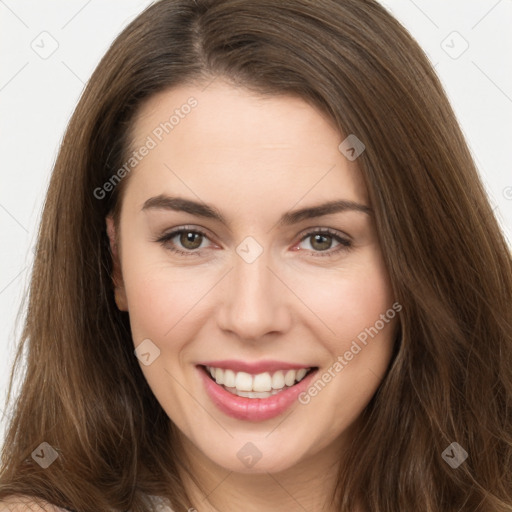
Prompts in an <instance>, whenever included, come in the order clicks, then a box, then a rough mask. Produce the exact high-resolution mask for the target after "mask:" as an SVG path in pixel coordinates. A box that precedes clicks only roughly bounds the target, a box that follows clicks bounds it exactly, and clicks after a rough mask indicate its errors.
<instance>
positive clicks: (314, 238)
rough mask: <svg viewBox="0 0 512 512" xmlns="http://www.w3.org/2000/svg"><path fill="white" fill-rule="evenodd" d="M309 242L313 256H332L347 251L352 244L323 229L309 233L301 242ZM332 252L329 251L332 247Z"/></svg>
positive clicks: (334, 232)
mask: <svg viewBox="0 0 512 512" xmlns="http://www.w3.org/2000/svg"><path fill="white" fill-rule="evenodd" d="M308 239H309V240H310V241H309V246H310V248H311V252H312V255H313V256H334V255H336V254H338V253H339V252H342V251H348V250H349V249H350V248H352V242H351V241H350V240H348V239H347V238H344V237H343V236H341V235H340V234H339V233H338V232H337V231H334V230H331V229H328V228H323V229H317V230H315V231H310V232H309V233H307V234H306V235H305V236H304V237H303V238H302V239H301V242H300V243H302V242H304V241H306V240H308ZM333 243H336V244H337V245H334V247H335V249H334V250H329V249H331V248H332V247H333Z"/></svg>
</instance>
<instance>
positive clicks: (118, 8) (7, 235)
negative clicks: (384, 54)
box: [0, 0, 512, 442]
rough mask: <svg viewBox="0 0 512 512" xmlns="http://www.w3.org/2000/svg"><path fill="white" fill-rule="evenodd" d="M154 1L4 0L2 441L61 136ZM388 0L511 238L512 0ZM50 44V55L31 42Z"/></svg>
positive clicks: (0, 75)
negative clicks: (97, 75)
mask: <svg viewBox="0 0 512 512" xmlns="http://www.w3.org/2000/svg"><path fill="white" fill-rule="evenodd" d="M149 3H150V2H149V1H148V0H123V1H122V2H121V1H120V0H119V1H114V0H101V1H100V0H66V1H64V0H60V1H57V0H54V1H49V0H46V1H41V0H31V1H29V0H0V23H1V25H0V45H1V46H0V48H1V51H0V133H1V138H0V156H1V160H0V162H1V166H0V178H1V181H0V184H1V186H0V227H1V231H0V233H1V241H2V243H1V248H0V313H1V314H0V333H1V334H0V350H1V356H0V442H1V439H2V436H3V430H4V428H5V424H6V421H7V417H2V409H3V406H4V396H5V392H6V386H7V376H8V372H9V369H10V366H11V363H12V359H13V357H14V349H15V345H16V342H17V340H18V337H19V334H20V332H21V327H22V323H21V318H22V316H20V320H19V321H18V323H16V315H17V313H18V311H19V310H20V304H21V299H22V297H23V296H24V295H25V294H26V292H27V287H28V283H29V278H30V271H31V264H32V261H33V253H32V249H33V247H34V243H35V240H36V234H37V227H38V223H39V220H40V214H41V208H42V204H43V200H44V196H45V192H46V187H47V185H48V179H49V176H50V173H51V169H52V165H53V163H54V161H55V158H56V155H57V151H58V148H59V144H60V141H61V138H62V136H63V133H64V130H65V127H66V125H67V122H68V120H69V118H70V116H71V114H72V112H73V110H74V108H75V105H76V103H77V101H78V98H79V96H80V94H81V91H82V89H83V87H84V84H85V82H86V81H87V80H88V78H89V77H90V75H91V74H92V72H93V70H94V68H95V66H96V65H97V64H98V62H99V60H100V58H101V57H102V56H103V54H104V53H105V52H106V50H107V48H108V46H109V45H110V43H111V42H112V41H113V39H114V38H115V36H116V35H117V34H118V33H119V32H120V31H121V30H122V29H123V28H124V27H125V26H126V25H127V24H128V23H129V22H130V21H131V20H132V19H133V18H134V17H136V16H137V14H138V13H140V12H141V11H142V10H143V9H144V8H145V7H146V6H147V5H149ZM382 3H383V4H384V5H385V6H386V7H388V8H389V9H390V10H391V12H392V13H393V14H394V15H395V16H396V17H397V18H398V19H399V20H400V21H401V22H402V23H403V24H404V25H405V26H406V27H407V28H408V30H409V31H410V32H411V33H412V35H413V36H414V37H415V38H416V39H417V40H418V42H419V43H420V45H421V46H422V47H423V48H424V50H425V51H426V53H427V54H428V56H429V58H430V60H431V61H432V63H433V64H434V65H435V67H436V70H437V72H438V74H439V76H440V78H441V80H442V82H443V84H444V86H445V88H446V92H447V94H448V96H449V98H450V100H451V102H452V105H453V107H454V109H455V112H456V114H457V116H458V119H459V122H460V124H461V126H462V129H463V131H464V133H465V135H466V138H467V140H468V143H469V145H470V147H471V150H472V152H473V155H474V158H475V160H476V163H477V165H478V168H479V171H480V174H481V176H482V179H483V181H484V183H485V186H486V188H487V190H488V193H489V196H490V200H491V202H492V204H493V207H495V212H496V214H497V215H498V217H499V219H500V222H501V224H502V226H503V230H504V231H505V234H506V236H507V238H508V240H509V243H510V244H511V245H512V242H511V241H512V171H511V162H512V137H511V136H512V68H511V65H510V63H511V62H512V59H511V56H512V34H511V33H512V30H511V27H512V0H430V1H429V0H414V1H413V0H382ZM454 31H455V32H457V33H458V34H453V32H454ZM43 32H46V34H42V33H43ZM41 34H42V35H41ZM57 45H58V47H57ZM466 45H468V48H467V49H466V50H465V51H464V52H463V53H461V52H462V50H464V48H465V47H466ZM53 47H56V50H55V51H54V53H52V54H51V55H50V56H47V55H43V57H47V58H42V57H41V56H40V55H39V54H38V53H37V52H36V51H35V50H37V51H39V52H40V53H41V52H44V51H47V52H48V51H49V50H51V49H53ZM459 53H461V55H460V56H459V55H458V54H459ZM454 57H457V58H454ZM22 314H23V310H21V315H22Z"/></svg>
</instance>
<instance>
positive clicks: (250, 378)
mask: <svg viewBox="0 0 512 512" xmlns="http://www.w3.org/2000/svg"><path fill="white" fill-rule="evenodd" d="M206 369H207V370H208V372H210V375H211V376H212V377H213V378H214V379H215V382H217V384H220V385H224V386H226V387H228V388H236V389H237V390H238V391H270V390H271V389H282V388H284V387H285V386H293V385H294V384H295V382H300V381H301V380H302V379H303V378H304V376H305V375H306V373H307V372H308V370H309V368H301V369H300V370H278V371H277V372H275V373H273V374H272V375H271V374H270V373H269V372H265V373H258V374H257V375H251V374H250V373H246V372H234V371H233V370H224V369H222V368H212V367H211V366H207V367H206Z"/></svg>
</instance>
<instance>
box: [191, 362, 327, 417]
mask: <svg viewBox="0 0 512 512" xmlns="http://www.w3.org/2000/svg"><path fill="white" fill-rule="evenodd" d="M197 369H198V370H199V374H200V375H201V378H202V379H203V383H204V386H205V388H206V392H207V393H208V396H209V397H210V398H211V400H212V402H213V403H214V404H215V405H216V406H217V407H218V408H219V409H220V410H221V411H222V412H223V413H225V414H227V415H228V416H231V417H232V418H236V419H237V420H246V421H264V420H269V419H271V418H275V417H276V416H279V415H280V414H282V413H283V412H284V411H286V410H287V409H288V408H289V407H290V406H291V405H292V404H293V402H295V401H296V400H297V397H298V396H299V394H300V393H302V392H303V391H305V390H306V389H307V388H308V387H309V385H310V382H311V381H312V379H313V377H314V376H315V374H316V373H317V371H318V369H316V370H313V371H312V372H311V373H309V374H308V375H307V376H306V377H305V378H304V379H302V380H301V381H300V382H299V383H298V384H295V386H292V387H291V388H287V389H286V390H284V391H281V392H280V393H277V394H275V395H272V396H269V397H268V398H245V397H242V396H237V395H234V394H233V393H230V392H229V391H226V390H225V389H224V388H223V387H222V386H219V385H218V384H217V383H216V382H215V381H214V380H212V379H211V378H210V377H209V376H208V374H207V373H206V369H205V368H204V367H203V366H198V367H197Z"/></svg>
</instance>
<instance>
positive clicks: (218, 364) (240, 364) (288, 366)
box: [199, 359, 313, 375]
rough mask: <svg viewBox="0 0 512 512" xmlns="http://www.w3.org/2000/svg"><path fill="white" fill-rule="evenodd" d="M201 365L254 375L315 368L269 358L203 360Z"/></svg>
mask: <svg viewBox="0 0 512 512" xmlns="http://www.w3.org/2000/svg"><path fill="white" fill-rule="evenodd" d="M199 365H201V366H210V367H213V368H222V369H224V370H233V371H234V372H246V373H251V374H254V375H257V374H258V373H264V372H275V371H278V370H300V369H301V368H313V366H312V365H306V364H301V363H288V362H284V361H274V360H269V359H267V360H264V361H256V362H248V361H237V360H234V359H224V360H222V361H203V362H201V363H199Z"/></svg>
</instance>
